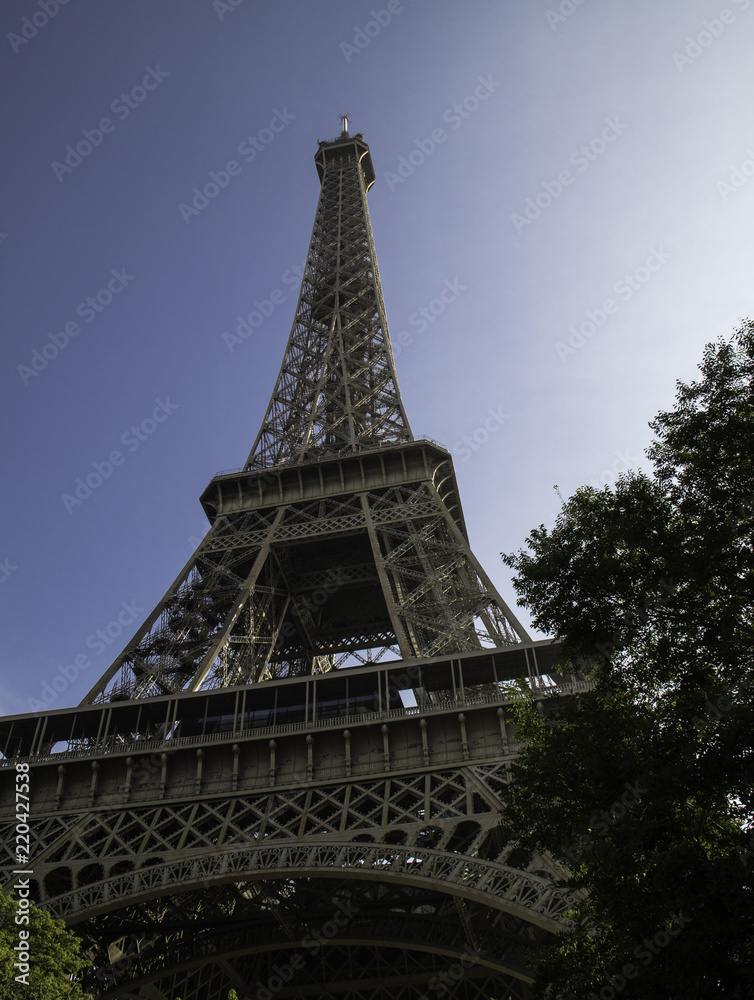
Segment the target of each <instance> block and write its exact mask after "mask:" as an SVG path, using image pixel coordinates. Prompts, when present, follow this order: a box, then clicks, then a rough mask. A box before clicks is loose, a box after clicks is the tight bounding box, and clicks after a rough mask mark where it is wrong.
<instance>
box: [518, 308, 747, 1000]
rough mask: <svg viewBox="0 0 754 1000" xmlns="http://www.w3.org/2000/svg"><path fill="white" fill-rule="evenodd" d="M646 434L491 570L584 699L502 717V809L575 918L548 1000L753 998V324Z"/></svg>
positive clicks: (558, 948)
mask: <svg viewBox="0 0 754 1000" xmlns="http://www.w3.org/2000/svg"><path fill="white" fill-rule="evenodd" d="M700 371H701V376H700V377H699V378H698V380H697V381H694V382H692V383H691V384H688V385H686V384H683V383H678V394H677V399H676V404H675V407H674V409H673V410H671V411H669V412H662V413H660V414H659V415H658V416H657V418H656V419H655V420H654V422H653V423H651V424H650V427H651V428H652V430H653V431H654V433H655V436H656V440H655V441H654V443H653V444H652V446H651V448H650V449H649V450H648V451H647V456H648V458H649V459H650V461H651V463H652V466H653V474H652V475H646V474H643V473H634V474H629V475H625V476H623V477H622V478H621V479H620V480H619V481H618V482H617V484H616V485H615V486H614V487H613V488H608V487H606V488H604V489H603V490H595V489H591V488H588V487H584V488H582V489H580V490H578V491H577V492H576V493H575V495H574V496H573V497H571V499H569V500H568V501H567V502H566V503H565V504H564V506H563V508H562V510H561V512H560V515H559V517H558V518H557V521H556V523H555V525H554V527H553V528H552V529H551V530H546V529H545V528H544V527H540V528H537V529H535V530H534V531H532V532H531V534H530V535H529V538H528V539H527V546H528V550H523V551H520V552H518V553H517V554H513V555H508V556H504V557H503V558H504V561H505V562H506V563H507V564H508V565H509V566H511V567H512V568H514V570H515V571H516V574H517V575H516V578H515V579H514V585H515V587H516V590H517V592H518V594H519V596H520V600H521V603H522V604H524V605H525V606H526V607H528V608H529V609H531V611H532V614H533V620H534V623H535V625H536V627H537V628H539V629H541V630H542V631H544V632H546V633H549V634H550V635H553V636H555V637H557V638H558V639H559V640H560V642H561V643H562V649H563V653H562V656H561V669H562V670H563V671H564V672H565V673H580V674H581V675H582V676H585V677H587V678H589V679H590V680H591V681H592V682H593V688H592V690H590V691H589V692H587V693H585V694H583V695H580V696H578V697H574V698H568V699H559V700H558V701H557V703H556V702H555V700H554V699H553V700H552V701H548V702H546V703H545V704H544V705H543V706H542V708H540V709H537V707H536V705H535V704H534V702H533V701H532V700H531V698H530V697H524V698H522V700H521V702H520V704H519V706H518V708H517V721H518V727H519V729H518V737H519V739H520V741H521V754H520V756H519V758H518V760H517V763H516V764H515V765H514V772H513V782H512V784H511V785H510V786H509V787H508V788H507V790H506V794H505V801H506V807H507V818H508V822H509V823H510V824H511V825H512V826H513V829H514V832H515V834H516V835H517V836H518V837H519V838H520V840H521V842H522V844H523V845H525V846H528V847H530V848H535V849H539V850H544V851H548V852H549V853H550V854H552V855H553V856H555V857H556V858H558V859H560V860H561V861H562V862H564V864H565V865H566V867H567V869H568V871H569V873H570V878H569V879H568V881H567V883H566V884H568V885H569V886H570V888H571V889H572V890H574V891H575V895H576V898H577V899H579V902H578V903H577V904H576V905H575V906H574V908H573V911H572V912H571V913H570V917H571V919H572V925H571V930H570V931H569V932H567V933H565V934H564V935H563V936H562V937H561V938H560V939H559V941H558V943H557V944H556V945H555V946H554V947H552V948H550V949H548V950H547V951H546V952H545V953H544V954H543V956H542V958H541V961H540V963H539V969H538V980H537V982H538V985H537V990H538V995H540V996H543V997H544V996H546V997H548V998H551V1000H570V998H573V1000H576V998H578V1000H586V998H591V997H599V998H600V1000H611V998H612V997H614V996H618V995H621V996H623V997H636V998H641V1000H654V998H658V1000H659V998H662V1000H674V998H678V1000H681V998H683V1000H694V998H700V1000H701V998H705V1000H706V998H710V997H740V998H743V997H751V996H754V902H753V897H754V877H753V874H752V870H753V868H754V837H753V836H752V831H753V830H754V794H753V793H752V788H753V787H754V746H753V743H754V696H753V694H754V676H753V675H754V655H753V654H754V546H753V539H754V531H753V528H754V324H752V323H751V322H746V323H745V324H744V325H743V326H742V327H741V329H739V330H738V331H737V333H736V335H735V336H734V338H732V340H731V341H730V342H723V341H720V342H718V343H717V344H709V345H707V347H706V349H705V352H704V357H703V361H702V364H701V365H700Z"/></svg>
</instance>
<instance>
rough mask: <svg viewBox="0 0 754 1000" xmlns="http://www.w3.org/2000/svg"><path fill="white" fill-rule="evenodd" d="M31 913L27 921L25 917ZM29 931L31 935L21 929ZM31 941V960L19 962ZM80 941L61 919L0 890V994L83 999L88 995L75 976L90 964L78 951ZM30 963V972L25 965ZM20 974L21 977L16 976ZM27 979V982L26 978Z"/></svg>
mask: <svg viewBox="0 0 754 1000" xmlns="http://www.w3.org/2000/svg"><path fill="white" fill-rule="evenodd" d="M27 914H28V918H29V919H28V923H27V922H26V921H24V920H23V919H22V918H23V917H24V916H26V915H27ZM22 931H23V932H28V938H25V936H24V937H22V936H21V934H20V932H22ZM21 944H28V963H21V964H20V965H16V963H17V962H19V960H20V959H21V958H23V957H24V953H23V952H22V951H21V950H20V948H19V947H18V946H19V945H21ZM80 945H81V942H80V940H79V938H78V937H76V935H75V934H74V933H73V932H72V931H69V930H68V929H67V928H66V926H65V924H64V923H63V921H62V920H55V919H54V918H53V917H51V916H50V915H49V913H45V911H44V910H39V909H37V907H36V906H35V905H34V904H33V903H31V904H30V905H29V907H28V909H27V908H25V907H24V908H20V907H19V906H18V901H17V900H16V899H14V898H13V897H11V896H8V895H6V894H5V893H3V892H1V891H0V996H1V997H2V998H3V1000H84V998H89V994H88V993H84V992H83V991H82V989H81V987H80V986H79V985H78V983H77V982H75V981H73V979H72V977H73V976H75V975H77V974H78V973H79V972H80V971H81V970H82V969H83V968H85V967H86V966H87V965H88V962H87V961H86V959H84V958H82V957H81V955H80V954H79V949H80ZM25 964H28V974H26V973H25V968H24V965H25ZM17 977H18V978H17ZM24 980H25V981H24Z"/></svg>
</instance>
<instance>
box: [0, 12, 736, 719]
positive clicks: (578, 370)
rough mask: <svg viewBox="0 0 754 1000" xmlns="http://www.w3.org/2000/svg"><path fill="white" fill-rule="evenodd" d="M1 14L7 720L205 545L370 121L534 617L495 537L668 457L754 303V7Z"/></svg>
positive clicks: (473, 451)
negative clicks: (651, 458) (324, 198)
mask: <svg viewBox="0 0 754 1000" xmlns="http://www.w3.org/2000/svg"><path fill="white" fill-rule="evenodd" d="M0 22H1V23H2V31H1V32H0V36H1V37H0V45H2V47H3V56H2V60H1V67H2V68H1V72H2V79H1V81H0V82H1V83H2V88H3V93H4V94H5V95H6V100H5V102H4V107H3V111H2V126H3V135H4V136H5V137H6V141H5V143H4V145H5V156H4V158H3V165H2V171H3V177H2V181H3V183H2V190H3V191H4V192H5V195H6V197H5V198H4V204H3V209H2V214H1V217H0V233H1V234H2V235H1V236H0V278H1V279H2V286H3V307H2V308H3V312H4V315H3V331H4V335H3V338H2V342H1V344H0V380H1V382H2V396H1V403H0V405H2V408H3V413H2V427H3V431H4V475H3V477H2V486H1V487H0V488H1V490H2V494H1V495H2V503H3V520H2V525H3V528H2V532H1V534H0V579H1V580H2V582H1V583H0V615H2V627H3V633H4V641H3V652H2V661H1V662H2V674H1V677H0V712H3V713H14V712H22V711H27V710H28V706H29V699H30V698H32V699H40V697H41V696H42V693H43V692H47V698H48V700H49V701H50V702H51V704H52V705H53V707H64V706H66V705H70V704H75V703H76V702H78V701H79V700H80V699H81V697H83V695H84V694H85V693H86V691H87V690H88V688H89V687H90V686H91V685H92V684H93V683H94V681H95V680H96V677H98V676H99V675H100V674H101V673H102V672H103V671H104V670H105V669H106V667H107V666H108V665H109V663H110V661H111V659H113V658H114V657H115V655H117V653H118V652H119V651H120V648H121V647H122V645H123V644H124V643H125V641H126V640H127V639H128V638H129V636H130V634H131V632H132V631H134V630H135V628H136V625H137V624H138V623H139V622H140V621H141V619H142V618H143V617H145V616H146V614H147V613H148V612H149V611H150V610H151V608H152V607H153V605H154V604H155V603H156V602H157V601H158V600H159V598H160V597H161V596H162V594H163V593H164V591H165V590H166V589H167V587H168V585H169V584H170V582H171V581H172V580H173V579H174V577H175V576H176V575H177V574H178V572H179V570H180V569H181V567H182V566H183V564H184V563H185V562H186V561H187V560H188V558H189V557H190V555H191V553H192V551H193V548H194V547H195V544H196V542H197V540H198V539H199V538H200V537H201V536H202V535H203V534H204V532H205V530H206V522H205V520H204V516H203V514H202V512H201V508H200V506H199V502H198V497H199V494H200V493H201V491H202V490H203V489H204V487H205V486H206V484H207V483H208V481H209V479H210V478H211V477H212V475H214V473H215V472H217V471H218V470H221V469H229V468H236V467H238V466H240V465H241V464H242V463H243V462H244V460H245V458H246V456H247V454H248V451H249V448H250V446H251V444H252V442H253V439H254V437H255V435H256V432H257V430H258V427H259V423H260V420H261V418H262V415H263V413H264V410H265V407H266V405H267V401H268V399H269V395H270V392H271V390H272V387H273V383H274V380H275V377H276V375H277V371H278V368H279V365H280V361H281V358H282V353H283V349H284V346H285V342H286V339H287V336H288V332H289V330H290V326H291V322H292V320H293V311H294V308H295V301H296V295H297V274H298V273H300V271H299V272H297V271H296V269H297V268H299V269H300V266H301V265H302V263H303V261H304V258H305V255H306V249H307V245H308V240H309V235H310V232H311V226H312V222H313V218H314V210H315V206H316V200H317V195H318V179H317V173H316V169H315V166H314V163H313V156H314V153H315V151H316V140H317V139H322V138H330V137H333V136H335V135H336V134H337V133H338V131H339V122H338V117H337V116H338V114H339V113H341V112H344V111H345V112H349V113H350V115H351V122H352V130H354V131H357V130H358V131H362V132H363V133H364V136H365V138H366V140H367V141H368V142H369V144H370V147H371V150H372V158H373V161H374V165H375V169H376V173H377V182H376V184H375V185H374V187H373V189H372V191H371V193H370V197H369V201H370V211H371V217H372V225H373V229H374V236H375V242H376V247H377V256H378V261H379V266H380V273H381V278H382V284H383V292H384V296H385V302H386V307H387V314H388V322H389V325H390V331H391V336H392V338H393V342H394V345H395V353H396V355H397V368H398V376H399V380H400V386H401V390H402V393H403V397H404V402H405V404H406V408H407V411H408V413H409V418H410V420H411V424H412V428H413V430H414V433H415V434H416V435H417V436H419V435H421V436H428V437H431V438H433V439H435V440H438V441H440V442H442V443H443V444H445V445H446V446H448V447H449V448H451V450H452V451H453V452H454V454H455V458H456V469H457V474H458V478H459V482H460V487H461V495H462V500H463V504H464V509H465V514H466V519H467V523H468V526H469V531H470V536H471V542H472V546H473V548H474V550H475V552H476V553H477V555H478V556H479V558H480V559H481V560H482V562H483V564H484V565H485V568H486V569H487V571H488V572H489V573H490V575H491V576H492V578H493V579H494V581H495V582H496V584H497V585H498V586H499V588H500V589H501V591H502V593H503V595H504V597H506V599H508V600H510V601H512V600H513V592H512V588H511V586H510V582H509V576H510V574H509V571H507V570H506V569H505V567H503V566H502V564H501V562H500V559H499V552H500V551H501V550H502V551H510V550H513V549H516V548H519V547H520V546H522V545H523V543H524V540H525V537H526V535H527V533H528V532H529V531H530V530H531V528H532V527H534V526H535V525H538V524H540V523H545V524H550V523H551V522H552V520H553V519H554V517H555V515H556V513H557V511H558V509H559V506H560V502H559V500H558V497H557V495H556V494H555V491H554V490H553V486H555V485H556V484H557V486H558V487H559V489H560V491H561V493H562V495H563V496H564V497H566V496H568V495H570V494H571V493H572V492H573V491H574V490H575V489H576V488H577V487H578V486H579V485H581V484H584V483H591V484H594V485H601V484H603V483H605V482H612V481H613V480H614V478H615V476H616V475H617V474H618V473H619V472H621V471H624V470H625V469H627V468H637V467H640V466H641V465H642V464H643V463H644V458H643V450H644V448H646V447H647V446H648V445H649V443H650V431H649V429H648V427H647V423H648V421H649V420H651V419H652V417H653V416H654V414H655V413H656V412H657V411H658V410H659V409H661V408H667V407H670V406H671V405H672V402H673V398H674V393H675V381H676V379H678V378H682V379H685V380H688V379H689V378H692V377H693V375H694V371H695V368H696V365H697V364H698V362H699V360H700V358H701V354H702V349H703V346H704V344H705V343H706V342H707V341H709V340H712V339H715V338H717V337H719V336H724V337H728V336H730V334H731V333H732V331H733V329H734V328H735V326H736V325H737V323H738V321H739V319H740V318H741V317H745V316H748V315H751V314H752V306H751V299H752V280H751V264H752V255H751V232H752V221H751V211H752V204H753V203H754V180H753V179H752V174H754V110H753V109H754V105H752V101H751V93H752V82H753V81H752V75H753V74H754V66H753V64H752V61H751V57H750V56H751V51H752V47H753V44H754V4H752V3H750V2H749V0H728V3H727V5H726V6H723V5H722V3H721V2H720V0H717V2H709V0H663V3H662V4H658V3H657V2H656V0H654V2H651V0H631V2H630V3H629V2H618V0H583V2H582V3H581V4H576V3H575V2H571V0H562V2H560V3H556V2H555V0H526V3H523V2H520V0H519V2H514V0H473V2H467V3H463V4H462V3H460V0H459V2H451V0H432V2H430V0H400V2H399V0H391V2H390V4H387V3H382V2H381V0H377V2H376V3H369V2H367V3H360V2H345V0H318V2H316V3H315V2H312V0H281V2H278V3H272V2H267V3H260V2H255V0H233V3H231V2H230V0H227V2H226V0H222V2H221V0H217V2H215V3H213V2H212V0H160V2H158V3H155V2H154V0H109V2H108V3H106V4H105V3H102V2H99V3H98V2H96V0H68V2H67V3H64V4H60V3H59V2H58V0H9V2H7V3H5V4H4V5H3V7H2V10H1V11H0ZM229 161H233V162H234V163H235V164H236V166H234V167H231V168H230V169H229V168H228V163H229ZM213 173H214V175H215V176H214V180H213V176H212V175H213ZM213 183H214V184H216V185H217V187H216V188H213V187H212V186H210V188H209V189H208V190H209V191H210V192H214V193H215V196H214V197H212V198H208V199H207V201H206V207H200V208H198V209H196V210H195V211H187V210H186V208H184V209H181V205H182V204H183V205H184V206H186V205H189V206H190V205H191V203H192V200H193V199H194V198H195V193H194V189H195V188H197V189H199V190H200V191H201V190H202V189H203V188H204V187H205V185H207V184H210V185H211V184H213ZM196 204H197V205H199V206H202V204H203V203H202V201H201V200H199V201H197V202H196ZM443 290H445V295H444V301H443V299H441V298H440V295H441V293H443ZM89 300H91V301H89ZM448 300H450V301H448ZM255 301H256V302H257V303H260V304H262V305H265V308H266V311H267V312H269V315H268V316H266V317H265V321H264V323H263V324H261V325H260V326H259V327H258V328H257V329H256V330H255V331H254V333H253V335H252V336H250V337H249V338H248V339H246V340H244V341H243V343H241V344H230V345H229V344H228V343H227V339H228V338H225V337H224V334H226V333H229V332H232V331H233V330H235V328H236V325H237V317H238V316H239V315H245V314H248V313H249V312H250V311H251V310H252V309H253V308H254V307H255V306H254V303H255ZM422 310H424V313H422ZM427 316H429V317H431V319H429V320H428V319H427V318H425V317H427ZM230 347H232V348H233V350H232V351H231V349H230ZM113 452H115V453H116V454H117V456H118V457H117V458H116V459H115V460H114V461H111V458H112V454H113ZM97 469H99V473H98V474H102V475H101V484H100V485H99V486H98V487H97V488H95V489H93V490H92V491H91V494H90V495H88V496H84V499H82V500H80V502H72V501H71V500H70V499H68V500H66V499H65V497H66V494H67V495H68V496H69V498H70V497H73V500H74V501H75V500H77V499H78V498H77V497H76V496H75V489H76V482H77V479H79V478H81V479H86V477H87V476H90V475H91V474H92V473H93V472H96V470H97ZM108 469H109V471H108ZM92 481H93V482H96V478H95V479H93V480H92ZM80 493H81V491H80ZM524 617H525V616H524ZM98 632H99V633H102V636H104V638H103V637H102V636H101V637H100V638H97V633H98ZM92 637H94V638H92ZM77 664H78V666H77ZM84 664H86V665H84ZM53 682H54V700H52V697H53V696H52V695H51V694H50V692H51V691H53Z"/></svg>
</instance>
